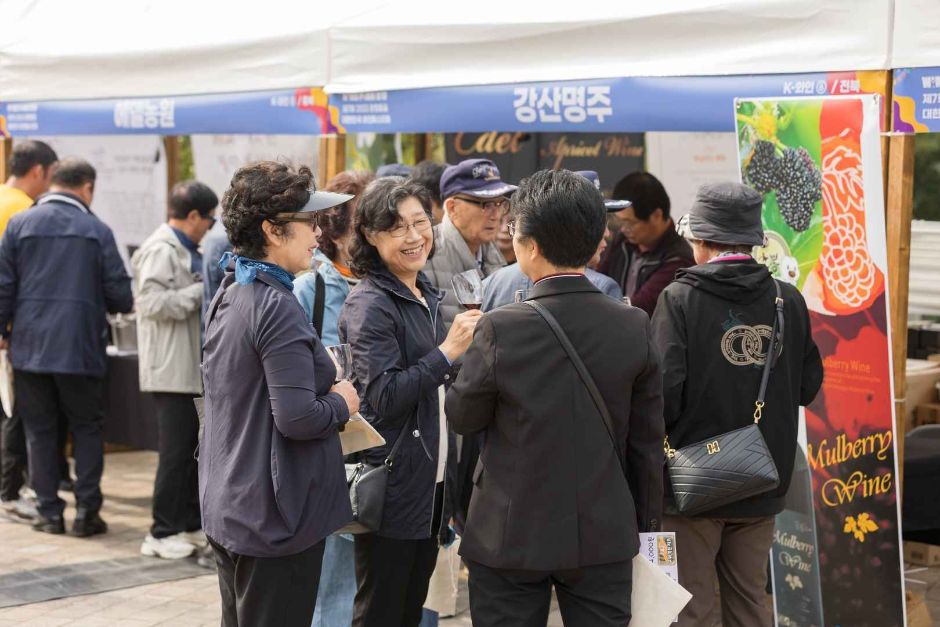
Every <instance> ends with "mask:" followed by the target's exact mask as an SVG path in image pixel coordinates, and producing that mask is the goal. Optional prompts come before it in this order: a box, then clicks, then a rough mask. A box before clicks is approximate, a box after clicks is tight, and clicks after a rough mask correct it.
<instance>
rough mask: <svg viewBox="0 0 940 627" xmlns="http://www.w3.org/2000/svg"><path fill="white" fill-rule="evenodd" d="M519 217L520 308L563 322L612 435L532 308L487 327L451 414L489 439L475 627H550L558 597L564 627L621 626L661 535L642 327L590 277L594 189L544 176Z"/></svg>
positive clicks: (480, 501)
mask: <svg viewBox="0 0 940 627" xmlns="http://www.w3.org/2000/svg"><path fill="white" fill-rule="evenodd" d="M511 219H512V222H511V223H510V224H511V228H512V231H513V248H514V249H515V252H516V258H517V259H518V262H519V264H520V267H521V268H522V270H523V272H524V273H525V274H526V275H527V276H528V277H529V278H530V279H532V280H533V282H534V283H535V285H534V286H533V287H532V288H531V289H530V290H529V292H528V299H527V300H528V301H535V302H537V303H539V304H541V305H542V306H543V307H544V308H545V309H547V310H548V311H549V312H550V314H552V315H553V316H554V317H555V318H556V319H557V321H558V323H559V325H560V326H561V328H562V329H563V330H564V333H565V334H566V335H567V336H568V338H569V339H570V341H571V343H572V344H573V346H574V348H575V350H576V352H577V354H578V355H579V356H580V358H581V359H582V360H583V362H584V364H585V366H586V370H587V371H588V373H589V375H590V377H591V378H592V379H593V381H594V382H595V384H596V386H597V388H598V390H599V392H600V395H601V397H602V398H603V401H604V404H605V405H606V407H607V410H608V411H609V414H610V418H611V422H612V424H611V429H610V431H608V428H607V427H606V426H605V422H604V419H603V418H602V415H601V413H600V411H599V409H598V407H597V406H596V405H595V403H594V402H593V400H592V396H591V395H590V393H589V392H588V389H587V387H586V385H585V383H584V382H583V381H582V378H581V377H580V376H579V374H578V371H577V370H576V367H575V365H574V362H572V361H571V359H569V357H568V354H567V353H566V352H565V350H564V348H563V347H562V345H561V344H560V343H559V340H558V339H557V338H556V336H555V334H554V333H553V331H552V329H551V327H550V326H549V324H548V322H547V321H546V320H545V319H544V318H543V317H542V316H541V314H540V313H539V312H537V311H536V310H535V309H534V308H533V307H531V306H530V305H529V304H526V303H517V304H513V305H507V306H505V307H502V308H500V309H498V310H495V311H492V312H490V313H488V314H486V315H485V316H484V317H483V318H482V319H481V321H480V323H479V325H478V326H477V329H476V332H475V334H474V341H473V344H472V345H471V346H470V349H469V351H468V352H467V354H466V357H465V360H464V365H463V368H462V369H461V371H460V375H459V376H458V377H457V380H456V382H455V383H454V385H453V387H452V388H451V389H450V391H449V392H448V394H447V401H446V412H447V418H448V419H449V420H450V421H451V423H452V425H453V427H454V429H455V430H456V431H457V432H458V433H461V434H464V435H469V434H472V433H477V432H480V431H485V434H486V444H485V446H484V448H483V452H482V454H481V456H480V463H479V464H478V465H477V468H476V471H475V472H474V484H475V489H474V492H473V498H472V500H471V502H470V512H469V516H468V519H467V524H466V530H465V533H464V536H463V542H462V544H461V549H460V553H461V555H462V556H463V557H464V560H465V561H466V562H467V564H468V566H469V568H470V611H471V615H472V618H473V624H474V625H475V626H477V627H481V626H482V627H493V626H496V625H501V626H502V625H505V626H509V625H511V626H513V627H528V626H530V625H531V626H532V627H536V626H538V627H544V625H545V622H546V620H547V617H548V611H549V604H550V601H551V590H552V586H554V587H555V591H556V594H557V596H558V602H559V606H560V610H561V614H562V618H563V619H564V621H565V624H566V625H569V626H572V625H574V626H582V625H583V626H590V627H603V626H605V625H611V626H614V625H616V626H618V627H624V626H625V625H627V624H628V623H629V619H630V594H631V584H632V577H631V576H632V564H631V561H632V558H633V557H634V556H635V555H636V553H637V550H638V544H639V543H638V535H637V534H638V532H640V531H652V530H656V529H657V528H658V526H659V518H660V515H661V509H662V499H663V483H662V481H663V475H662V468H663V449H662V442H663V401H662V382H661V378H660V377H661V375H660V369H659V360H658V357H657V353H656V351H655V349H654V347H653V346H652V345H651V343H650V323H649V319H648V317H647V315H646V313H645V312H643V311H642V310H640V309H637V308H634V307H628V306H625V305H623V304H622V303H619V302H617V301H614V300H612V299H610V298H608V297H606V296H604V295H603V294H602V293H601V292H599V291H598V290H597V289H596V288H595V287H594V286H593V285H592V284H591V282H590V281H589V280H588V279H586V278H585V277H584V267H585V264H586V263H587V262H588V260H589V259H590V258H591V256H592V255H593V254H594V251H595V250H596V248H597V242H598V241H600V238H601V236H602V234H603V231H604V226H605V221H606V211H605V209H604V199H603V198H602V197H601V194H600V192H598V191H597V190H596V189H595V188H594V186H593V185H591V184H590V182H588V181H587V180H586V179H584V178H582V177H580V176H578V175H576V174H574V173H572V172H568V171H566V170H562V171H551V170H543V171H540V172H536V173H535V174H534V175H533V176H532V177H530V178H529V179H527V180H525V181H523V183H522V185H521V187H520V188H519V190H518V191H517V192H516V193H515V194H514V195H513V198H512V208H511ZM615 447H616V448H615ZM621 459H622V460H623V465H621Z"/></svg>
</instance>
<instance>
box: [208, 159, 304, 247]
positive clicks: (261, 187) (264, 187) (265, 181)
mask: <svg viewBox="0 0 940 627" xmlns="http://www.w3.org/2000/svg"><path fill="white" fill-rule="evenodd" d="M312 191H314V186H313V172H312V171H311V170H310V168H308V167H307V166H305V165H304V166H300V167H299V168H297V169H294V168H293V167H291V166H289V165H287V164H286V163H281V162H278V161H256V162H254V163H249V164H248V165H246V166H244V167H241V168H239V169H238V171H236V172H235V176H233V177H232V183H231V185H230V186H229V188H228V190H226V192H225V193H224V194H223V195H222V224H223V225H225V233H226V234H227V235H228V239H229V241H230V242H232V246H233V247H234V248H235V252H236V253H237V254H239V255H241V256H243V257H248V258H250V259H263V258H264V257H265V254H266V251H267V247H268V240H267V239H266V238H265V236H264V230H263V229H262V228H261V223H262V222H264V221H265V220H268V221H269V222H271V224H273V225H274V226H275V231H274V232H275V234H277V235H278V236H287V235H289V234H290V233H291V228H290V226H291V225H290V223H289V222H287V221H284V220H278V219H275V218H274V216H275V215H277V214H279V213H282V212H291V211H297V210H298V209H301V208H302V207H303V206H304V205H306V204H307V201H308V200H310V192H312Z"/></svg>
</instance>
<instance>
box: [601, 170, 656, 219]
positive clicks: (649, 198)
mask: <svg viewBox="0 0 940 627" xmlns="http://www.w3.org/2000/svg"><path fill="white" fill-rule="evenodd" d="M613 198H614V199H615V200H629V201H630V202H632V203H633V213H635V214H636V217H637V219H639V220H643V221H646V220H649V219H650V216H651V215H653V212H654V211H656V210H657V209H662V211H663V219H666V218H668V217H669V208H670V203H669V194H667V193H666V188H665V187H663V184H662V183H660V182H659V179H658V178H656V177H655V176H653V175H652V174H650V173H649V172H631V173H630V174H628V175H626V176H625V177H623V178H622V179H620V181H619V182H618V183H617V185H615V186H614V193H613Z"/></svg>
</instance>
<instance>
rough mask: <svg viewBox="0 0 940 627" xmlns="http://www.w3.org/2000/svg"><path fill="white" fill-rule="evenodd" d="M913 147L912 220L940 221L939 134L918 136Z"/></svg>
mask: <svg viewBox="0 0 940 627" xmlns="http://www.w3.org/2000/svg"><path fill="white" fill-rule="evenodd" d="M914 145H915V150H916V153H917V156H916V158H915V159H914V219H915V220H940V133H928V134H925V135H918V136H917V138H916V139H915V144H914Z"/></svg>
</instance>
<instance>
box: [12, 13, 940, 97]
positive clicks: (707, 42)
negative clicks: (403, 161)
mask: <svg viewBox="0 0 940 627" xmlns="http://www.w3.org/2000/svg"><path fill="white" fill-rule="evenodd" d="M0 16H2V20H3V22H4V24H5V25H7V26H8V27H6V28H3V29H0V100H5V101H16V100H69V99H82V98H125V97H136V96H141V97H143V96H161V95H184V94H208V93H226V92H238V91H255V90H267V89H284V88H294V87H301V86H322V85H326V86H327V89H328V91H334V92H351V91H373V90H390V89H404V88H420V87H439V86H451V85H486V84H495V83H516V82H528V81H554V80H569V79H574V80H577V79H589V78H608V77H619V76H689V75H694V76H709V75H727V74H773V73H806V72H815V71H838V70H877V69H889V68H891V67H914V66H933V65H940V28H936V25H937V24H938V23H940V3H938V2H936V0H893V1H892V0H660V1H659V2H656V3H636V2H623V0H596V1H595V2H593V3H585V4H583V5H579V6H577V7H576V8H573V7H572V5H570V4H558V3H556V4H554V5H552V4H551V3H545V2H544V0H516V1H513V2H505V1H499V2H498V1H496V0H477V1H476V2H474V3H472V4H471V5H466V4H454V3H447V2H440V0H398V1H397V2H390V1H388V0H357V2H355V3H348V5H343V4H342V3H338V4H333V5H331V6H330V8H329V10H328V11H324V10H323V9H322V6H321V5H318V4H317V3H311V2H309V0H273V1H271V2H268V3H266V4H262V5H259V4H258V3H257V2H254V1H249V0H231V1H230V2H228V3H226V4H222V5H220V4H217V3H208V2H198V1H193V0H137V1H136V2H126V1H119V0H82V1H81V2H59V1H54V0H3V2H2V3H0ZM9 25H15V27H13V28H10V27H9Z"/></svg>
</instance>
